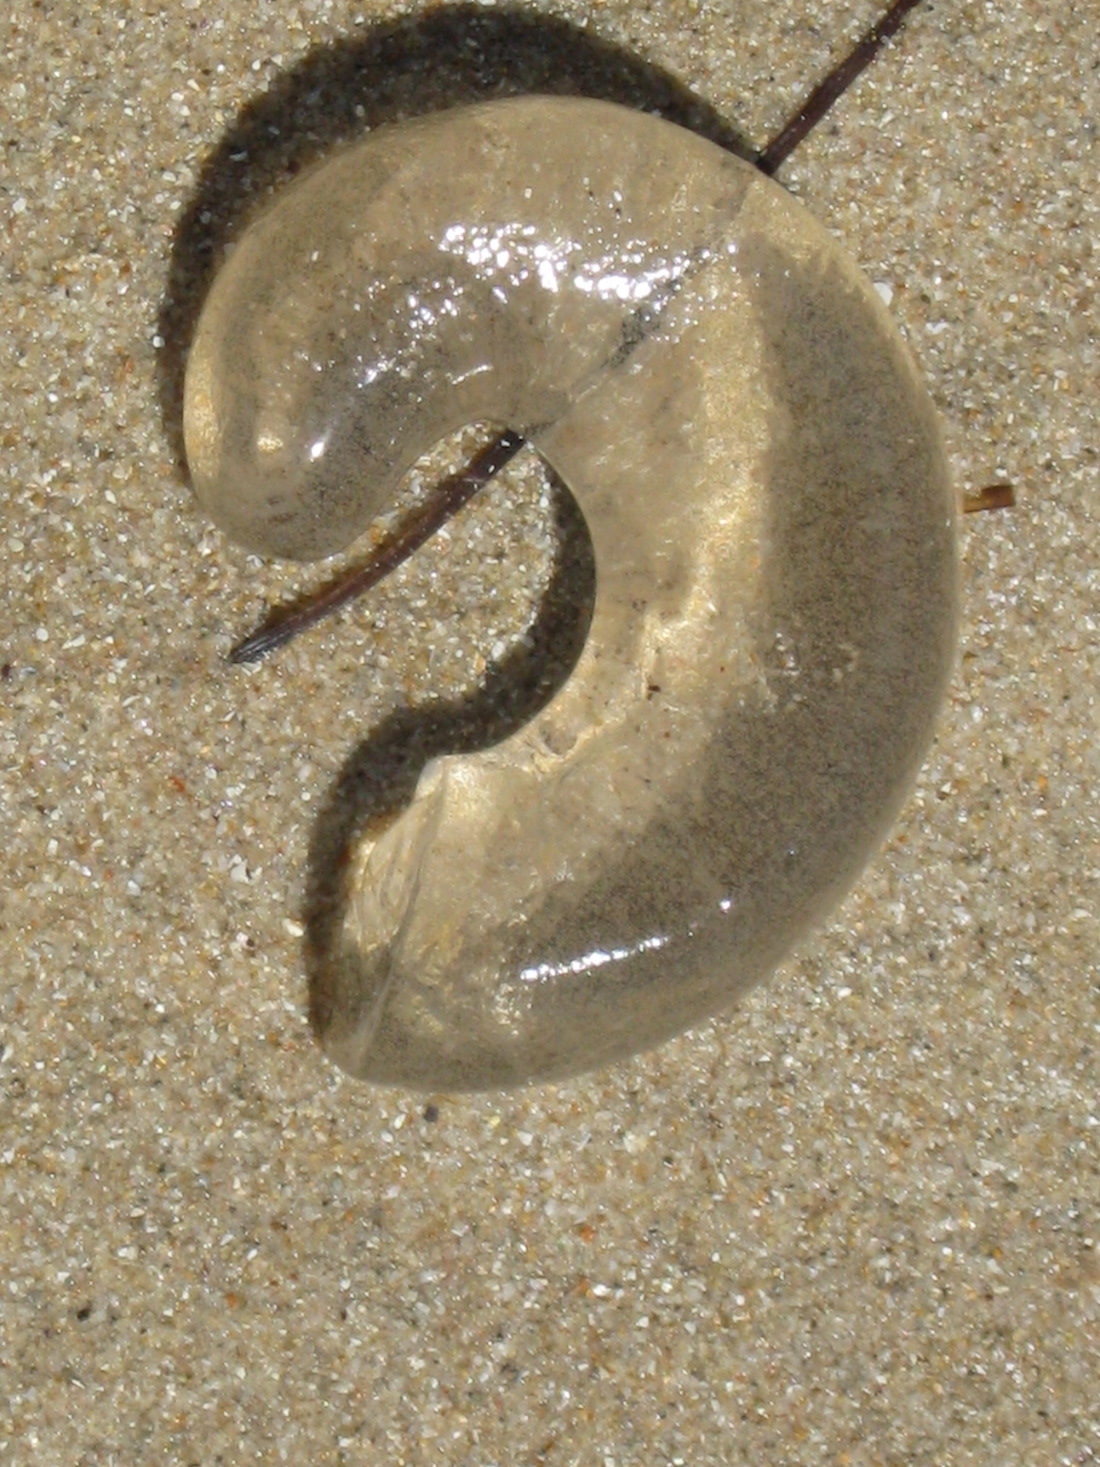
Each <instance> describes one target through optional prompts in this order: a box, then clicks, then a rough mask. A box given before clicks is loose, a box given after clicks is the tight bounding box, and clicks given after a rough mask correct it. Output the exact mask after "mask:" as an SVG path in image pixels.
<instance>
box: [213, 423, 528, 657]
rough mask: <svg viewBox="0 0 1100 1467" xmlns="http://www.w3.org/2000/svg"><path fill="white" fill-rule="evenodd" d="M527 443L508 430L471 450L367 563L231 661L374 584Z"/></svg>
mask: <svg viewBox="0 0 1100 1467" xmlns="http://www.w3.org/2000/svg"><path fill="white" fill-rule="evenodd" d="M525 442H526V439H525V438H524V437H523V435H522V434H521V433H513V432H512V431H511V430H508V431H507V432H504V433H499V434H498V435H497V437H496V438H494V439H493V441H492V442H491V443H489V444H486V446H485V447H484V448H483V449H481V450H480V451H479V452H478V453H477V454H475V455H474V457H473V458H472V459H471V460H470V462H469V463H468V464H467V465H466V467H465V468H464V469H460V470H459V471H458V473H456V474H451V475H450V477H449V478H446V479H444V480H443V481H442V483H440V484H437V485H436V487H435V489H434V490H433V491H432V496H431V498H430V499H429V500H428V502H427V503H426V504H424V505H423V506H422V507H421V508H420V509H419V510H418V511H417V512H416V513H415V514H413V515H412V516H410V517H409V518H408V519H406V521H405V523H404V524H403V525H402V526H401V528H400V529H399V530H398V531H397V533H396V534H395V535H393V536H392V538H391V539H389V540H387V541H386V542H385V544H383V545H381V546H380V547H379V548H378V550H377V551H376V552H375V554H374V555H372V556H371V558H370V560H369V561H368V562H367V564H366V565H363V566H359V567H358V568H357V569H356V570H355V571H353V572H352V574H351V575H350V576H347V577H345V579H343V580H342V581H336V582H335V583H334V584H333V585H331V586H329V587H328V588H327V589H326V590H324V591H322V592H321V593H320V595H318V596H316V597H314V598H313V599H312V600H311V601H308V602H306V604H305V605H304V606H301V607H299V608H298V609H297V610H296V611H292V612H290V613H289V615H286V616H282V617H281V618H280V619H279V620H277V621H273V622H270V623H269V624H268V625H267V626H263V627H260V629H259V631H256V632H253V633H252V635H251V636H250V637H246V638H245V639H244V641H243V642H238V643H237V645H236V646H235V647H234V648H233V650H232V651H231V652H230V654H229V660H230V662H256V661H257V660H258V659H259V658H261V657H263V656H265V655H266V654H267V653H268V652H271V651H272V650H273V649H274V648H276V647H281V646H283V644H284V643H286V642H289V641H290V639H291V638H292V637H296V636H297V635H298V634H299V632H304V631H305V630H306V628H307V627H311V626H313V625H314V624H315V623H316V622H318V621H320V620H321V619H322V617H326V616H331V614H332V613H333V612H334V611H338V610H339V608H340V607H341V606H346V605H347V603H348V602H349V601H354V600H355V599H356V597H358V596H362V595H363V594H364V592H366V591H369V590H371V589H372V587H374V586H377V585H378V582H379V581H381V580H384V579H385V578H386V576H388V575H390V574H391V573H392V572H393V571H395V570H396V569H397V567H398V566H399V565H403V564H404V562H405V561H406V560H408V559H409V557H410V556H411V555H412V554H414V552H415V551H417V550H419V549H420V547H421V545H423V544H424V542H425V541H426V540H430V539H431V537H432V536H433V535H434V534H435V532H436V531H437V530H439V529H441V528H442V527H443V525H445V524H446V523H447V521H448V520H449V519H452V518H453V517H454V516H455V515H456V514H457V513H458V512H459V510H460V509H461V508H462V506H463V505H464V504H467V503H469V501H470V500H471V499H472V498H473V497H474V495H475V494H476V493H477V492H478V490H479V489H483V488H484V487H485V485H486V484H487V483H488V482H489V480H490V479H492V478H493V477H494V476H495V475H497V474H499V473H500V471H501V469H502V468H503V467H504V465H505V464H507V463H510V462H511V461H512V459H514V458H515V456H516V454H517V453H518V452H519V451H520V449H521V448H522V447H523V445H524V443H525Z"/></svg>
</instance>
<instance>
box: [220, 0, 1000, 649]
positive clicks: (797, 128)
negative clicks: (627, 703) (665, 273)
mask: <svg viewBox="0 0 1100 1467" xmlns="http://www.w3.org/2000/svg"><path fill="white" fill-rule="evenodd" d="M920 3H921V0H895V3H894V4H893V5H891V6H890V8H889V10H887V12H886V13H885V15H883V17H882V18H881V20H879V21H877V22H876V23H875V24H874V25H873V26H872V27H871V29H870V30H869V31H868V32H867V33H866V35H865V36H863V38H862V39H861V40H860V41H859V42H858V44H857V45H856V46H855V48H854V49H853V50H852V51H851V52H849V54H848V55H847V56H846V57H845V58H844V60H843V61H841V62H840V63H839V65H837V66H835V67H834V68H833V70H832V71H831V72H830V73H829V75H828V76H827V77H826V78H825V80H824V81H823V82H822V83H821V84H820V85H819V86H817V87H815V88H814V90H813V91H812V92H811V93H810V94H809V96H808V97H807V98H806V100H805V102H803V104H802V106H801V107H800V108H799V110H798V111H797V112H796V113H795V114H794V116H793V117H792V118H791V119H790V121H789V122H787V124H786V125H785V126H784V127H783V129H782V130H781V131H780V132H779V133H778V134H777V136H776V137H775V138H773V139H772V141H771V142H770V143H769V144H768V145H767V147H766V148H765V149H764V150H763V152H762V153H761V154H760V156H759V157H758V158H757V160H756V166H757V168H759V169H760V171H761V172H762V173H765V174H767V175H769V176H771V175H772V174H773V173H775V171H776V169H777V168H779V166H780V165H781V164H782V163H784V162H786V160H787V159H788V158H789V157H790V155H791V153H792V152H793V151H794V150H795V148H797V147H798V145H799V143H801V142H802V140H803V139H804V138H805V137H806V135H807V134H808V133H809V132H810V131H811V130H812V129H813V128H815V127H816V126H817V125H818V123H819V122H820V121H821V120H822V118H823V117H824V116H825V115H826V113H828V111H829V110H830V108H831V107H832V106H833V104H834V103H835V102H836V101H837V100H838V98H840V97H842V96H843V95H844V93H845V92H846V91H847V90H848V88H849V87H850V86H851V85H852V83H853V82H854V81H855V79H856V77H857V76H859V74H860V72H861V71H863V70H864V68H865V67H867V66H869V65H870V63H871V62H872V61H873V60H874V59H875V57H876V55H877V54H878V52H879V51H880V50H881V48H882V46H883V45H884V44H885V42H886V41H887V40H889V38H890V37H891V36H893V35H894V34H895V33H896V32H897V31H898V30H899V29H900V28H901V25H902V22H903V21H904V19H905V17H906V15H907V14H908V13H909V11H910V10H913V9H914V8H915V7H916V6H917V5H918V4H920ZM524 442H525V439H524V438H523V436H522V435H521V434H519V433H516V432H514V431H512V430H511V429H508V430H506V431H505V432H503V433H500V434H498V435H497V437H496V438H494V439H493V440H492V441H491V442H490V443H488V444H486V446H485V447H484V448H483V449H481V451H480V452H479V453H478V454H477V455H475V457H474V458H473V459H472V460H471V461H470V463H469V464H468V465H467V467H466V468H465V469H462V470H460V471H459V472H458V473H457V474H454V475H452V476H451V477H450V478H448V479H445V480H444V481H443V483H442V484H440V485H439V487H438V488H437V489H436V490H435V491H434V492H433V494H432V497H431V499H430V500H429V502H428V503H427V504H426V505H425V506H424V508H423V509H421V510H419V511H418V512H417V513H416V514H415V515H414V516H413V517H412V519H411V520H410V521H409V522H408V523H407V524H406V525H405V526H404V527H403V528H402V529H400V530H399V531H398V532H397V534H396V535H395V536H394V537H393V538H392V539H391V540H389V541H387V542H386V543H385V544H384V545H383V546H381V547H380V548H379V550H378V551H377V552H376V553H375V554H374V555H373V556H372V557H371V559H370V560H369V561H368V563H367V564H366V565H364V566H360V567H359V568H357V569H356V570H354V571H352V572H351V573H350V575H348V576H347V577H346V579H344V580H342V581H337V582H336V583H335V584H333V585H331V586H329V587H328V588H327V589H325V590H324V591H321V592H320V593H319V594H318V595H317V596H315V597H314V598H313V599H312V600H310V601H308V602H306V603H305V604H304V605H303V606H300V607H298V608H297V609H296V610H294V611H292V612H289V613H288V614H286V615H285V616H282V617H281V618H280V619H278V620H275V621H272V622H270V623H269V624H268V625H266V626H263V627H261V628H260V629H259V630H258V631H256V632H253V633H252V635H251V636H249V637H246V638H245V639H244V641H242V642H238V644H237V645H236V646H235V647H234V648H233V650H232V651H231V652H230V654H229V661H230V662H236V663H242V662H256V661H258V660H259V659H260V658H261V657H264V656H266V654H267V653H268V652H271V651H274V649H275V648H276V647H281V646H284V645H285V644H286V643H287V642H289V641H290V640H291V639H292V638H294V637H297V636H298V635H299V634H300V633H301V632H304V631H306V630H308V628H309V627H311V626H315V625H316V624H317V623H318V622H320V621H322V620H323V619H324V618H325V617H327V616H331V615H332V613H333V612H335V611H338V610H339V609H340V608H341V607H342V606H346V605H347V604H348V602H350V601H354V600H356V599H357V598H358V597H359V596H362V595H363V594H364V593H365V592H367V591H369V590H371V589H373V587H375V586H376V585H378V583H379V581H382V580H384V579H385V577H386V576H388V575H390V574H392V572H393V571H395V570H396V569H397V567H398V566H399V565H402V564H403V563H404V562H405V561H406V560H408V558H409V557H410V556H411V555H413V554H414V553H415V552H416V551H417V550H419V549H420V547H421V545H423V544H424V543H425V542H426V541H427V540H429V539H430V538H431V536H432V535H434V534H435V533H436V531H437V530H439V529H441V528H442V527H443V525H445V524H446V523H447V521H448V520H449V519H451V518H452V517H453V516H454V515H456V514H457V513H458V511H459V510H460V509H461V508H462V507H463V505H465V504H467V503H468V502H469V500H471V499H472V498H473V496H474V495H475V494H476V493H477V492H478V491H479V490H480V489H483V488H484V487H485V485H486V484H488V483H489V481H490V480H491V479H493V478H494V477H495V476H496V475H497V474H498V473H499V472H500V471H501V469H503V468H504V467H505V465H506V464H508V463H510V462H511V461H512V459H513V458H515V456H516V454H517V453H518V452H519V450H520V449H521V448H522V447H523V445H524ZM977 507H980V508H986V507H992V506H985V505H981V506H977ZM276 615H278V614H277V613H276Z"/></svg>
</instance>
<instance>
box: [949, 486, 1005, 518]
mask: <svg viewBox="0 0 1100 1467" xmlns="http://www.w3.org/2000/svg"><path fill="white" fill-rule="evenodd" d="M1015 504H1016V489H1015V487H1014V486H1013V485H1012V484H986V485H984V487H983V488H981V489H976V490H975V491H974V493H973V494H967V495H966V496H965V498H964V499H963V502H962V509H963V514H978V513H979V512H980V511H981V510H986V509H1012V508H1014V506H1015Z"/></svg>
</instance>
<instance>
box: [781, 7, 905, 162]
mask: <svg viewBox="0 0 1100 1467" xmlns="http://www.w3.org/2000/svg"><path fill="white" fill-rule="evenodd" d="M920 3H921V0H894V4H893V5H891V6H890V9H889V10H888V11H887V12H886V14H885V15H884V16H883V17H882V19H881V20H877V21H876V22H875V24H874V25H873V26H872V27H871V29H870V30H869V31H868V32H867V34H866V35H865V36H864V37H863V38H862V40H860V41H858V42H857V43H856V45H855V46H854V47H853V49H852V50H851V51H849V53H848V55H847V56H845V58H844V60H843V61H841V62H839V63H838V64H837V65H836V66H834V67H833V69H832V71H830V72H829V75H828V76H827V77H826V78H825V80H824V81H823V82H821V83H820V84H819V85H818V86H816V87H814V89H813V91H812V92H811V93H810V95H809V96H808V97H807V98H806V100H805V101H804V102H803V104H802V106H801V107H800V108H799V109H798V111H797V112H796V113H795V114H794V116H793V117H792V118H791V120H790V121H789V122H788V123H787V124H786V126H785V127H784V128H783V129H782V130H781V131H780V132H779V133H778V134H777V135H776V136H775V137H774V138H772V140H771V142H770V143H769V144H768V146H767V147H766V148H765V149H764V151H763V152H762V153H761V154H760V156H759V158H757V160H756V166H757V168H759V169H760V171H761V173H766V174H768V176H769V177H770V176H771V175H772V174H773V173H774V172H775V170H776V169H777V168H778V167H779V166H780V165H781V164H783V163H785V162H786V161H787V159H788V158H789V157H790V155H791V154H792V153H793V152H794V150H795V148H797V147H798V145H799V143H800V142H802V140H803V138H804V137H805V136H806V134H807V133H808V132H810V131H811V130H812V129H813V128H815V127H816V126H817V124H818V123H819V122H820V121H821V119H822V118H823V117H824V116H825V114H826V113H827V112H828V111H829V109H830V108H831V107H832V105H833V103H834V102H836V101H837V99H838V98H840V97H842V96H843V95H844V93H845V92H846V91H847V90H848V88H849V87H850V86H851V85H852V83H853V82H854V81H855V79H856V77H857V76H858V75H859V74H860V72H861V71H862V70H863V69H864V68H865V67H867V66H870V64H871V62H872V61H873V60H874V59H875V57H876V56H877V55H878V53H879V51H881V49H882V47H883V46H884V45H885V44H886V42H887V41H888V40H889V39H890V37H891V36H892V35H894V34H895V33H896V32H897V31H899V30H900V29H901V26H902V23H903V21H904V20H905V17H906V16H907V15H908V14H909V12H910V11H911V10H913V9H914V8H915V7H916V6H917V5H919V4H920Z"/></svg>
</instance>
